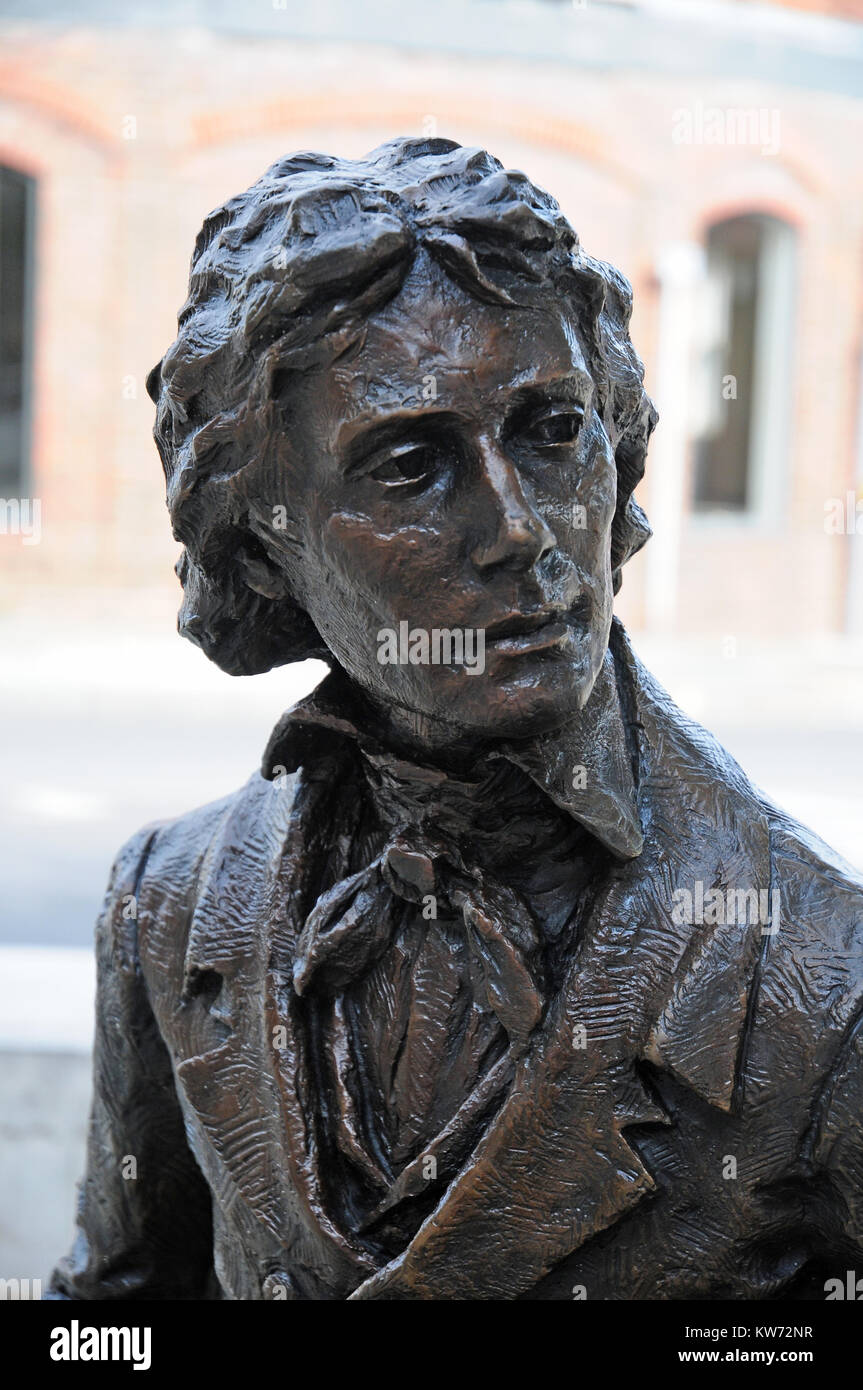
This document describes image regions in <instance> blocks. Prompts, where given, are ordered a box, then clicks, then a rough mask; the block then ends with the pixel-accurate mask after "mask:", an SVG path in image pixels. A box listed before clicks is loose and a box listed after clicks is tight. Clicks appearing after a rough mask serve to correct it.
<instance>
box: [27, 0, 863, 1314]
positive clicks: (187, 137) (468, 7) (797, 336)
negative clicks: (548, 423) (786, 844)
mask: <svg viewBox="0 0 863 1390" xmlns="http://www.w3.org/2000/svg"><path fill="white" fill-rule="evenodd" d="M861 21H863V0H834V3H830V0H786V3H781V0H776V2H775V3H772V4H766V3H761V4H755V3H747V2H746V0H736V3H734V2H733V0H722V3H719V2H717V3H713V0H703V3H701V2H700V3H697V4H696V3H678V2H675V0H627V2H624V0H615V2H612V0H606V2H605V3H603V0H586V3H581V2H580V0H575V3H573V0H437V2H436V3H435V4H429V3H428V0H398V3H394V2H393V3H387V2H386V0H353V2H352V0H314V3H306V0H209V3H207V2H206V0H200V3H195V2H194V0H148V3H135V0H130V3H127V4H126V5H124V6H120V7H118V6H117V5H116V3H114V0H105V2H104V3H101V0H92V3H87V0H63V3H60V2H59V0H57V3H51V0H27V3H21V4H16V3H14V0H0V663H2V682H0V729H2V740H3V742H2V767H3V772H4V776H3V796H2V805H0V827H2V838H0V844H2V848H0V1279H6V1280H11V1281H14V1280H16V1279H17V1280H27V1279H31V1280H32V1279H39V1278H42V1279H45V1278H46V1277H47V1274H48V1272H49V1270H50V1267H51V1265H52V1264H53V1262H54V1261H55V1259H56V1257H57V1256H58V1255H59V1254H61V1253H62V1252H63V1251H64V1249H65V1248H66V1247H67V1246H68V1244H69V1241H70V1239H71V1234H72V1227H73V1208H74V1185H75V1182H76V1180H77V1179H78V1177H79V1176H80V1173H81V1169H82V1163H83V1136H84V1126H85V1120H86V1113H87V1108H88V1104H89V1056H88V1052H89V1047H90V1036H91V1029H92V998H93V969H92V958H91V950H90V943H91V937H92V930H93V923H94V919H95V916H96V913H97V911H98V908H99V905H100V902H101V897H102V893H103V890H104V886H105V883H106V880H107V874H108V870H109V867H110V863H111V860H112V858H113V856H114V854H115V852H116V850H117V848H118V847H119V845H120V844H121V843H122V842H123V840H125V839H126V838H127V836H128V835H130V834H131V833H132V832H133V831H134V830H136V829H137V828H138V827H139V826H140V825H142V824H143V823H145V822H147V821H150V820H154V819H161V818H167V817H171V816H173V815H176V814H179V813H181V812H183V811H185V810H188V809H189V808H191V807H193V806H195V805H198V804H200V803H202V802H205V801H207V800H210V799H213V798H215V797H217V796H221V795H222V794H224V793H225V792H227V791H230V790H232V789H233V788H234V787H235V786H237V785H239V784H240V783H241V782H242V781H244V780H245V779H246V777H247V776H248V775H249V774H250V773H251V772H252V771H253V770H254V768H255V767H256V765H257V763H258V761H259V758H260V754H261V752H262V750H263V747H264V744H265V742H266V739H267V736H268V734H269V731H270V729H271V727H272V725H273V724H274V723H275V721H276V719H277V718H278V716H279V714H280V713H281V711H282V710H283V709H285V708H286V707H287V706H288V705H289V704H291V703H292V702H293V701H294V700H295V699H296V698H298V697H299V696H300V695H302V694H304V693H306V691H307V690H309V689H310V688H311V687H312V686H313V685H314V684H315V683H316V682H317V680H318V679H319V678H320V675H321V674H322V670H323V668H322V667H321V666H320V665H318V664H316V663H311V662H310V663H305V664H304V665H303V666H300V667H296V668H291V669H283V670H281V671H278V672H275V673H271V674H270V675H268V676H261V677H255V678H252V679H241V680H232V679H231V678H230V677H228V676H225V675H223V674H221V673H220V672H219V671H217V670H216V669H215V668H214V667H210V666H209V665H208V663H207V662H206V660H205V658H204V657H203V656H202V655H201V654H200V653H199V652H197V651H196V650H195V649H194V648H193V647H191V646H189V645H188V644H186V643H183V642H181V641H180V639H179V638H178V637H177V636H176V634H175V614H176V608H177V605H178V600H179V586H178V583H177V581H176V579H175V577H174V575H173V564H174V562H175V559H176V556H177V549H178V548H177V546H176V544H175V543H174V542H173V540H172V538H171V535H170V529H169V526H168V521H167V515H166V512H165V507H164V496H163V491H162V479H161V472H160V468H159V463H158V458H157V455H156V451H155V447H154V445H153V443H152V439H151V430H152V422H153V409H152V406H151V404H150V401H149V399H148V397H147V395H146V391H145V388H144V381H145V378H146V375H147V372H148V370H149V369H150V367H151V366H152V365H153V364H154V363H155V362H156V361H157V360H158V359H159V357H160V356H161V355H162V353H163V352H164V350H165V348H166V347H167V346H168V344H169V343H170V342H171V340H172V338H173V336H174V331H175V323H176V313H177V310H178V308H179V306H180V305H181V303H182V301H183V299H184V297H185V290H186V277H187V271H188V263H189V257H190V254H191V250H192V246H193V243H194V238H195V235H196V233H197V230H198V228H199V226H200V224H201V221H202V220H203V217H204V216H205V215H206V213H207V212H208V211H209V210H210V209H211V208H212V207H214V206H215V205H216V204H218V203H219V202H221V201H222V200H223V199H225V198H226V197H228V196H230V195H231V194H234V193H236V192H239V191H240V190H241V189H244V188H245V187H247V186H248V185H249V184H250V183H251V182H253V181H254V180H255V179H256V178H257V177H258V176H259V175H260V174H261V173H262V172H263V170H264V169H265V168H266V167H267V166H268V165H269V164H270V163H271V162H272V161H273V160H275V159H276V158H277V157H279V156H281V155H283V154H286V153H288V152H290V151H292V150H297V149H302V148H312V149H318V150H327V151H331V152H334V153H338V154H343V155H360V154H363V153H365V152H366V151H367V150H369V149H371V148H373V147H374V146H375V145H377V144H379V143H380V142H381V141H383V140H386V139H389V138H391V137H392V136H395V135H410V134H416V135H421V134H425V135H441V136H446V137H450V138H453V139H456V140H459V141H461V142H462V143H465V144H471V145H474V144H476V145H482V146H484V147H486V148H488V149H489V150H490V151H491V152H492V153H493V154H495V155H497V156H498V158H500V159H501V160H502V161H503V163H504V164H505V165H507V166H510V167H517V168H522V169H524V170H525V171H526V172H527V173H528V174H529V175H530V176H531V177H532V178H533V179H534V180H535V181H536V182H538V183H540V184H542V185H544V186H545V187H547V188H548V189H549V190H550V191H551V192H552V193H554V194H555V196H556V197H557V198H558V200H559V201H560V203H561V205H562V207H563V209H564V211H565V212H566V213H567V215H568V216H569V218H570V220H571V222H572V224H573V226H574V227H575V228H576V230H577V232H578V233H579V235H580V237H581V240H582V242H583V244H584V246H585V247H586V249H587V250H588V251H589V252H590V253H591V254H593V255H595V256H599V257H602V258H603V259H606V260H610V261H612V262H613V263H614V264H615V265H617V266H618V267H619V268H620V269H621V270H622V271H623V272H624V273H625V274H626V275H627V277H628V278H629V279H630V281H631V282H632V284H633V287H634V291H635V313H634V317H633V325H632V330H633V339H634V341H635V343H636V346H637V348H638V350H639V352H640V353H641V355H642V356H643V358H644V361H645V364H646V373H647V384H648V389H649V390H650V392H651V394H652V395H653V396H654V398H655V400H656V402H657V404H658V407H659V411H660V425H659V428H658V430H657V433H656V435H655V436H654V443H653V446H652V449H651V454H650V458H649V460H648V471H647V477H646V479H645V482H644V485H643V487H642V488H641V489H640V492H639V499H640V501H641V502H642V505H643V506H644V507H645V509H646V511H647V513H648V516H649V517H650V520H651V522H652V524H653V527H654V531H655V536H654V539H653V540H652V541H651V542H650V544H649V545H648V546H647V548H646V549H645V550H644V551H643V552H642V554H641V555H639V556H638V557H636V559H635V560H633V561H632V562H631V563H630V565H629V566H628V567H627V570H626V575H625V580H624V586H623V590H622V593H621V595H620V599H619V603H618V612H619V614H620V616H621V617H622V618H623V620H624V622H625V623H626V624H627V625H628V626H629V628H630V631H631V633H632V636H633V639H634V642H635V645H636V648H637V649H638V650H639V652H640V654H641V655H642V657H643V658H644V659H645V660H646V662H647V664H648V665H649V666H650V667H652V669H653V670H654V671H655V673H656V674H657V676H658V677H659V679H660V680H661V681H662V682H663V683H664V684H665V685H666V686H667V687H668V688H669V690H670V691H671V694H672V695H673V697H674V698H675V699H676V701H677V702H678V704H680V705H682V706H683V707H684V708H685V709H686V710H687V711H688V712H689V713H690V714H691V715H693V716H694V717H695V718H697V719H699V720H700V721H701V722H702V723H704V724H706V725H707V726H708V727H709V728H711V729H712V730H713V731H714V732H715V733H716V734H717V735H718V736H719V737H720V739H721V740H722V741H723V742H724V743H725V744H726V746H727V747H728V748H729V749H730V750H731V751H732V753H733V754H734V755H735V756H736V757H737V758H738V759H739V760H740V761H741V762H742V763H743V765H744V766H745V768H746V770H747V771H748V772H749V774H750V776H751V777H752V779H753V780H754V781H755V782H756V783H758V784H759V785H760V786H762V787H763V788H764V790H765V791H766V792H767V793H768V794H769V795H770V796H771V797H772V798H773V799H774V800H775V801H777V802H779V803H780V804H781V805H783V806H784V807H785V808H786V809H787V810H789V811H790V812H792V813H793V814H794V815H796V816H797V817H798V818H799V819H801V820H802V821H804V823H806V824H808V825H810V826H812V827H813V828H814V830H816V831H817V832H818V833H819V834H820V835H822V836H823V837H824V838H825V839H826V840H827V841H828V842H830V843H831V844H832V845H834V846H835V848H837V849H838V850H839V851H840V852H841V853H843V854H844V855H845V856H846V857H847V858H848V859H849V860H851V861H852V862H853V863H854V864H855V865H856V866H858V867H859V866H861V865H863V799H861V796H860V791H859V764H860V761H861V755H863V740H861V731H863V355H861V348H863V340H861V327H863V314H861V298H863V238H861V231H863V196H861V194H863V175H862V174H861V158H860V151H861V148H863V23H861ZM16 1291H17V1292H18V1293H19V1294H20V1296H24V1294H25V1288H24V1285H23V1284H22V1285H21V1286H20V1288H18V1289H17V1290H16V1288H15V1286H14V1283H13V1284H8V1285H7V1286H6V1287H5V1288H4V1296H15V1294H16ZM31 1292H32V1288H31Z"/></svg>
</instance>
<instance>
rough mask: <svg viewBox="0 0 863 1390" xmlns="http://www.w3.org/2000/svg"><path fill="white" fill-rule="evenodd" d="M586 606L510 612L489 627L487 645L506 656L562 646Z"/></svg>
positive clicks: (581, 604) (576, 605) (486, 634)
mask: <svg viewBox="0 0 863 1390" xmlns="http://www.w3.org/2000/svg"><path fill="white" fill-rule="evenodd" d="M583 606H584V605H583V603H577V604H575V605H574V606H573V607H572V608H562V607H551V608H542V609H539V610H537V611H535V612H533V613H511V614H510V615H509V616H508V617H506V618H503V619H501V621H500V622H497V623H492V624H491V626H490V627H487V628H486V633H485V636H486V643H487V645H488V646H490V647H493V648H494V650H495V651H496V652H500V653H501V655H503V656H522V655H526V654H528V653H530V652H537V651H545V650H547V649H549V648H554V647H561V646H563V645H564V644H565V643H566V641H567V640H568V639H569V637H570V623H571V621H572V619H573V618H574V617H575V616H576V615H580V613H581V610H582V609H583Z"/></svg>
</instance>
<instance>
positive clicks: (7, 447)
mask: <svg viewBox="0 0 863 1390" xmlns="http://www.w3.org/2000/svg"><path fill="white" fill-rule="evenodd" d="M34 190H35V184H34V180H33V179H31V178H28V177H27V175H26V174H22V173H20V172H19V171H18V170H17V169H7V168H6V167H4V166H3V165H0V497H3V498H9V497H20V496H22V495H23V494H24V493H25V492H27V491H28V484H29V471H30V457H29V455H30V340H31V329H32V297H33V295H32V291H33V285H32V280H33V209H34Z"/></svg>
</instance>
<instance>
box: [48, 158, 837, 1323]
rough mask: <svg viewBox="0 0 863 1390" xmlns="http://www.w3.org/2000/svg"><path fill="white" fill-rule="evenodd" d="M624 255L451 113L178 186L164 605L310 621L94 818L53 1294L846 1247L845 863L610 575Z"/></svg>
mask: <svg viewBox="0 0 863 1390" xmlns="http://www.w3.org/2000/svg"><path fill="white" fill-rule="evenodd" d="M630 306H631V292H630V288H629V285H628V284H627V282H626V281H625V280H624V279H623V277H622V276H621V275H620V274H618V272H617V271H616V270H614V269H612V268H611V267H610V266H608V265H604V264H602V263H601V262H599V261H595V260H592V259H591V258H590V257H589V256H587V255H586V254H585V253H584V252H583V251H582V250H581V248H580V246H579V243H578V240H577V238H576V236H575V234H574V233H573V231H572V229H571V227H570V226H569V224H568V223H567V221H566V219H565V218H564V217H563V215H562V214H561V212H560V210H559V208H558V206H557V204H556V202H555V201H554V199H553V198H551V197H550V196H549V195H548V194H546V193H545V192H543V191H542V190H540V189H538V188H537V187H535V186H534V185H533V184H532V183H531V182H530V181H529V180H528V179H527V178H526V177H525V176H524V175H523V174H521V173H513V172H507V171H505V170H504V169H503V168H502V166H501V165H500V163H499V162H498V161H497V160H496V159H494V158H492V157H491V156H490V155H489V154H487V153H486V152H484V151H483V150H479V149H467V148H463V147H461V146H459V145H457V144H455V143H454V142H452V141H449V140H437V139H435V140H419V139H401V140H393V141H390V142H389V143H388V144H386V145H383V146H382V147H381V148H380V149H378V150H376V151H374V152H373V153H372V154H371V155H369V156H368V157H367V158H365V159H362V160H341V159H336V158H332V157H330V156H327V155H321V154H313V153H303V154H295V155H292V156H291V157H289V158H286V159H283V160H281V161H279V163H277V164H275V165H274V166H273V167H272V168H271V169H270V170H269V171H268V172H267V173H266V174H265V175H264V176H263V178H262V179H260V180H259V181H258V182H257V183H256V184H254V185H253V187H252V188H250V189H249V190H248V192H246V193H243V194H241V195H240V196H239V197H236V198H233V199H231V200H230V201H229V202H228V203H226V204H225V206H224V207H222V208H219V209H218V210H217V211H216V212H214V213H213V214H212V215H211V216H210V217H208V218H207V220H206V222H205V223H204V226H203V229H202V231H201V233H200V235H199V237H198V241H197V245H196V248H195V253H194V256H193V260H192V271H191V284H190V291H189V298H188V299H187V301H186V304H185V306H184V308H183V309H182V311H181V313H180V319H179V332H178V336H177V339H176V341H175V343H174V344H173V346H172V347H171V348H170V349H169V351H168V353H167V354H166V356H165V358H164V359H163V361H162V362H161V363H160V364H159V366H158V367H156V368H155V369H154V371H153V372H152V373H151V376H150V379H149V382H148V386H149V390H150V394H151V396H152V397H153V400H154V401H155V402H156V403H157V406H158V418H157V425H156V440H157V443H158V446H159V451H160V454H161V457H162V462H163V465H164V470H165V476H166V480H167V495H168V507H169V509H170V513H171V518H172V521H173V526H174V532H175V535H176V536H177V538H178V539H179V540H180V541H181V542H182V543H183V545H184V547H185V549H184V554H183V559H182V561H181V563H180V565H179V566H178V572H179V574H180V578H181V580H182V583H183V588H184V599H183V606H182V610H181V614H180V629H181V631H182V632H183V633H184V634H185V635H186V636H187V637H190V638H191V639H192V640H193V641H194V642H196V643H197V644H198V645H199V646H200V647H201V648H202V649H203V650H204V652H205V653H206V654H207V655H208V656H209V657H210V658H211V659H212V660H213V661H215V662H217V663H218V665H220V666H221V667H222V668H223V669H224V670H226V671H229V672H231V673H232V674H235V675H251V674H254V673H256V672H260V671H266V670H268V669H269V668H271V667H273V666H275V665H278V664H281V663H285V662H292V661H296V660H299V659H301V658H303V657H306V656H309V655H316V656H324V657H326V659H327V660H328V661H329V662H330V664H331V673H330V675H329V676H328V677H327V678H326V679H325V680H324V681H323V683H322V684H321V685H320V686H319V687H318V689H317V690H316V691H315V692H314V693H313V694H312V695H311V696H310V697H309V698H308V699H306V700H304V701H302V702H301V703H300V704H299V705H298V706H297V707H296V708H295V709H293V710H291V711H289V713H288V714H286V715H285V716H284V717H283V718H282V720H281V721H280V723H279V724H278V725H277V727H276V729H275V731H274V733H273V735H272V738H271V740H270V743H269V746H268V748H267V749H266V752H265V753H264V757H263V765H262V769H261V771H260V772H255V773H254V775H253V776H252V777H251V778H250V780H249V782H248V783H247V784H246V786H245V787H243V788H242V789H241V790H240V791H238V792H237V793H235V794H234V795H232V796H229V797H227V798H226V799H225V800H223V801H221V802H219V803H218V804H215V805H211V806H207V807H205V808H204V809H203V810H200V811H197V812H195V813H193V814H191V815H187V816H184V817H182V818H180V819H179V820H176V821H172V822H168V823H165V824H160V825H156V826H150V827H148V828H147V829H145V830H143V831H142V832H141V833H140V834H139V835H138V836H136V837H135V838H134V839H133V840H131V841H130V842H129V844H128V845H127V846H126V847H125V848H124V849H123V850H122V851H121V853H120V855H119V857H118V859H117V862H116V864H115V867H114V871H113V875H112V879H111V884H110V887H109V890H108V896H107V901H106V904H105V908H104V912H103V914H102V917H101V919H100V922H99V926H98V930H97V943H98V964H99V997H98V1024H97V1038H96V1053H95V1082H94V1102H93V1112H92V1121H91V1136H90V1144H89V1159H88V1170H87V1175H86V1178H85V1180H84V1183H83V1185H82V1190H81V1197H80V1210H79V1232H80V1233H79V1236H78V1240H77V1243H76V1245H75V1247H74V1249H73V1251H72V1253H71V1254H70V1255H69V1256H68V1257H67V1258H66V1259H65V1260H64V1261H62V1262H61V1264H60V1265H59V1267H58V1269H57V1271H56V1273H55V1276H54V1296H55V1297H66V1298H78V1299H101V1298H106V1299H114V1298H117V1299H121V1298H128V1299H213V1298H227V1299H261V1298H276V1299H278V1298H287V1299H323V1300H327V1299H333V1300H342V1299H348V1298H353V1299H378V1298H380V1299H449V1300H452V1299H501V1300H510V1299H519V1298H521V1299H537V1300H541V1299H573V1298H587V1299H682V1298H706V1297H710V1298H737V1299H785V1298H787V1299H792V1298H824V1297H825V1296H828V1294H827V1293H825V1289H827V1288H828V1283H829V1281H830V1280H831V1279H834V1278H839V1279H841V1280H843V1281H844V1280H845V1277H846V1271H847V1270H848V1269H853V1268H855V1267H856V1268H857V1269H858V1270H861V1271H863V1134H861V1115H863V1065H861V1037H863V1034H861V1017H863V1012H861V1005H863V939H861V920H863V892H861V888H863V884H861V880H860V878H859V876H858V875H856V874H855V872H854V871H853V870H852V869H851V868H849V867H848V866H847V865H846V864H844V863H843V862H841V861H840V860H839V859H838V858H837V856H836V855H834V854H833V853H832V852H831V851H830V850H829V849H827V847H826V846H825V845H823V844H822V843H821V842H820V841H818V840H817V839H816V838H815V837H814V836H813V835H812V834H810V833H809V832H808V831H806V830H804V829H802V828H801V827H800V826H798V825H796V824H795V823H794V822H792V821H791V820H789V819H788V817H787V816H785V815H783V814H782V813H781V812H780V811H778V810H776V809H775V808H774V807H772V806H771V805H770V804H769V803H767V802H766V801H765V799H764V798H763V797H762V796H761V795H760V794H759V793H758V792H757V791H756V790H755V789H754V788H753V787H752V786H751V785H750V783H749V782H748V781H747V779H746V777H745V775H744V774H743V772H742V771H741V770H740V768H739V767H738V766H737V764H736V763H735V762H734V761H733V760H732V759H731V758H730V757H729V756H728V754H727V753H725V752H724V751H723V749H722V748H721V747H719V746H718V744H717V743H716V742H715V741H714V740H713V739H712V738H711V736H710V735H709V734H707V733H706V732H705V731H704V730H703V729H701V728H699V727H698V726H697V725H696V724H694V723H692V722H691V721H690V720H689V719H687V718H686V717H685V716H684V715H683V714H682V713H681V712H680V711H679V710H678V709H677V708H676V707H675V706H674V704H673V703H672V702H671V700H670V699H669V697H668V696H667V695H666V694H665V692H664V691H663V690H662V689H661V688H659V687H658V686H657V684H656V683H655V682H654V681H653V680H652V678H651V677H650V675H649V674H648V673H647V672H646V671H645V670H644V668H643V667H642V666H641V665H640V664H639V661H638V659H637V658H636V656H635V655H634V653H633V652H632V650H631V648H630V645H629V643H628V640H627V637H626V635H625V633H624V631H623V629H622V627H621V626H620V624H619V623H618V622H617V620H616V619H614V618H613V617H612V602H613V595H614V593H615V591H616V590H617V588H618V586H619V584H620V579H621V572H622V568H623V565H624V563H625V562H626V560H627V559H628V558H629V557H630V556H631V555H632V554H633V553H634V552H635V551H636V550H637V549H638V548H639V547H640V546H641V545H643V543H644V542H645V540H646V539H647V537H648V535H649V529H648V526H647V523H646V520H645V517H644V515H643V513H642V512H641V510H640V509H639V507H638V505H637V504H636V503H635V502H634V500H633V497H632V493H633V489H634V488H635V486H636V484H637V483H638V481H639V479H640V478H641V477H642V474H643V471H644V462H645V455H646V451H647V445H648V439H649V436H650V433H651V431H652V429H653V427H654V425H655V423H656V413H655V411H654V409H653V406H652V404H651V402H650V400H649V399H648V397H647V395H646V394H645V391H644V387H643V384H642V382H643V372H642V367H641V363H640V361H639V359H638V357H637V356H636V354H635V352H634V350H633V347H632V344H631V342H630V338H629V334H628V328H627V325H628V321H629V314H630Z"/></svg>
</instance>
